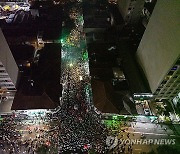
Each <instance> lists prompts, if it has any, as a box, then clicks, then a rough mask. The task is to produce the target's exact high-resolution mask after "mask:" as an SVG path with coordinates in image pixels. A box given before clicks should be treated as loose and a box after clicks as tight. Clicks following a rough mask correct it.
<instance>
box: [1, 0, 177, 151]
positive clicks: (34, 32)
mask: <svg viewBox="0 0 180 154" xmlns="http://www.w3.org/2000/svg"><path fill="white" fill-rule="evenodd" d="M128 3H129V7H130V6H131V5H133V4H134V3H135V2H134V3H131V2H128ZM137 3H138V6H136V8H133V9H135V10H136V9H137V10H138V9H139V10H141V9H142V8H141V7H142V6H143V7H144V8H143V11H144V12H143V13H144V14H145V15H147V10H145V7H147V8H148V7H149V8H148V9H150V10H151V11H150V13H151V14H152V19H153V18H154V16H153V9H154V7H155V10H156V5H157V7H158V5H160V4H159V3H158V4H156V3H157V2H156V0H152V1H151V2H145V1H143V0H138V2H137ZM135 4H136V3H135ZM142 4H143V5H142ZM146 5H147V6H146ZM161 5H163V4H161ZM121 6H123V4H121V2H119V1H118V0H114V1H113V0H107V1H106V2H105V1H102V0H94V1H91V2H90V1H86V0H84V1H83V0H67V1H66V0H54V1H51V0H49V1H48V0H44V1H39V0H34V1H33V0H32V1H28V0H27V1H25V0H24V1H23V0H22V1H19V2H16V3H15V2H14V1H11V2H9V1H7V2H6V1H3V2H1V3H0V11H1V12H0V17H1V18H0V26H1V27H0V30H1V31H0V32H1V35H0V39H1V40H0V47H1V48H2V49H1V48H0V51H1V50H2V51H6V52H7V53H6V57H5V56H3V55H4V54H3V52H2V53H1V52H0V65H1V67H0V68H2V69H0V71H1V72H0V154H61V153H62V154H63V153H65V154H81V153H82V154H101V153H104V154H106V153H107V154H120V153H122V154H156V153H157V154H161V153H163V154H166V153H169V152H172V153H174V154H176V153H177V154H178V153H180V151H179V150H180V125H179V121H180V118H179V117H180V116H179V110H178V107H179V106H178V105H179V104H178V100H180V97H179V94H178V92H179V91H178V86H179V83H178V82H179V79H180V78H179V74H178V73H179V70H180V65H179V61H178V60H177V61H176V62H173V65H174V66H173V67H172V68H171V71H170V72H169V73H166V76H165V77H164V78H165V79H164V80H165V81H164V80H162V79H161V80H162V83H161V84H160V85H157V86H156V88H154V87H155V80H156V79H155V76H154V81H153V83H152V84H151V77H149V76H148V75H149V74H148V73H147V72H148V71H147V72H146V71H145V73H142V71H143V70H144V68H145V67H146V64H144V66H141V67H142V68H143V69H142V70H141V68H138V67H140V65H143V63H145V62H144V61H143V60H142V59H143V58H142V57H143V54H142V53H141V50H140V49H143V47H141V46H140V47H139V44H140V45H141V43H142V42H141V37H142V40H143V37H144V35H145V34H146V31H145V29H146V28H147V29H148V26H147V25H146V24H145V25H146V26H147V27H146V26H144V23H145V21H146V20H147V19H148V22H150V21H149V18H150V15H151V14H150V13H149V14H148V15H149V18H146V20H144V17H145V15H144V16H143V17H142V15H137V14H136V15H134V14H132V17H128V16H129V15H130V14H131V10H133V9H132V8H131V9H130V8H128V11H129V13H127V17H125V14H123V12H122V11H121V9H122V8H121ZM164 6H166V5H164ZM137 10H136V11H137ZM123 11H124V10H123ZM133 15H134V16H133ZM129 18H130V19H129ZM137 20H138V22H137ZM141 22H142V23H141ZM146 22H147V21H146ZM148 22H147V23H148ZM140 23H141V24H140ZM142 27H143V28H142ZM21 28H22V29H21ZM143 33H145V34H144V35H143ZM1 42H2V43H1ZM142 46H143V45H142ZM136 50H137V52H138V53H137V55H135V53H136ZM11 52H12V53H11ZM141 54H142V55H141ZM8 55H10V56H9V57H10V58H9V57H8ZM138 56H139V57H140V58H139V57H138ZM1 57H2V58H1ZM136 57H138V58H137V59H138V60H139V61H140V60H142V61H141V62H142V63H141V62H139V61H138V60H137V61H138V62H139V64H137V61H136V60H135V58H136ZM141 58H142V59H141ZM176 59H177V58H176ZM4 60H6V61H4ZM152 63H153V62H152ZM154 63H155V62H154ZM157 65H158V64H157ZM169 65H170V64H169ZM171 66H172V65H171ZM11 67H12V68H11ZM6 69H7V70H6ZM148 69H149V71H152V70H150V68H149V67H148V68H147V70H148ZM3 73H4V74H3ZM173 73H174V74H173ZM157 74H158V73H157ZM145 76H146V77H147V78H146V79H145ZM156 77H157V76H156ZM171 78H172V79H174V80H173V84H174V87H176V89H175V90H170V91H172V92H164V91H165V90H167V91H168V90H169V89H170V88H172V87H173V85H170V86H169V85H168V84H170V83H172V81H170V80H171ZM148 79H149V80H148ZM175 82H177V84H178V85H177V86H175ZM163 85H164V86H167V87H163V88H162V86H163ZM158 86H159V87H158ZM160 88H162V89H160ZM168 88H169V89H168ZM154 89H155V90H154ZM163 90H164V91H163ZM158 92H159V93H160V94H159V93H158ZM175 92H176V95H175V94H174V93H175ZM166 94H167V95H168V94H170V96H167V97H166ZM161 96H162V98H161ZM174 100H175V101H174ZM176 100H177V101H176ZM170 102H171V103H170ZM174 102H175V103H174Z"/></svg>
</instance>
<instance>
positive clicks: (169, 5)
mask: <svg viewBox="0 0 180 154" xmlns="http://www.w3.org/2000/svg"><path fill="white" fill-rule="evenodd" d="M179 18H180V3H179V1H177V0H172V1H163V0H160V1H157V2H156V5H155V8H154V11H153V12H152V15H151V18H150V20H149V23H148V25H147V27H146V30H145V33H144V35H143V37H142V40H141V42H140V45H139V47H138V49H137V53H136V56H137V60H138V63H139V64H140V66H141V67H142V70H143V72H144V74H145V76H146V78H147V80H148V83H149V86H150V89H151V92H152V93H153V94H154V95H155V98H156V99H158V100H162V99H169V100H172V99H173V98H174V97H175V96H177V94H178V92H179V91H180V59H179V58H180V45H179V44H178V43H177V42H180V38H179V36H180V30H179V25H180V22H179Z"/></svg>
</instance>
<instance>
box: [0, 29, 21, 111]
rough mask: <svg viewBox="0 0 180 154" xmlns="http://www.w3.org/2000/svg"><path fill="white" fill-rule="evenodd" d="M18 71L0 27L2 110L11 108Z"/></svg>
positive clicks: (0, 105) (0, 92)
mask: <svg viewBox="0 0 180 154" xmlns="http://www.w3.org/2000/svg"><path fill="white" fill-rule="evenodd" d="M18 73H19V70H18V66H17V64H16V62H15V60H14V57H13V55H12V53H11V50H10V49H9V46H8V44H7V42H6V39H5V37H4V35H3V33H2V30H1V29H0V112H9V111H10V110H11V105H12V101H13V99H14V95H15V92H16V85H17V81H18Z"/></svg>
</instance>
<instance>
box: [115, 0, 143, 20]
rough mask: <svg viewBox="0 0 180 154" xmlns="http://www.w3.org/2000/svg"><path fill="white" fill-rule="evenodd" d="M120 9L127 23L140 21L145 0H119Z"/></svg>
mask: <svg viewBox="0 0 180 154" xmlns="http://www.w3.org/2000/svg"><path fill="white" fill-rule="evenodd" d="M117 4H118V8H119V11H120V13H121V15H122V17H123V19H124V21H125V22H126V23H127V24H136V23H138V22H139V20H140V17H141V12H142V10H143V8H144V4H145V0H118V1H117Z"/></svg>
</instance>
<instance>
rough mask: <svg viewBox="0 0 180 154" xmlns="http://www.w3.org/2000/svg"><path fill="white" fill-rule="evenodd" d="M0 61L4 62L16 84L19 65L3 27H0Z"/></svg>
mask: <svg viewBox="0 0 180 154" xmlns="http://www.w3.org/2000/svg"><path fill="white" fill-rule="evenodd" d="M0 61H1V62H2V63H3V65H4V67H5V69H6V71H7V73H8V74H9V77H10V78H11V80H12V82H13V83H14V85H16V82H17V77H18V67H17V64H16V62H15V60H14V57H13V55H12V53H11V51H10V49H9V46H8V44H7V42H6V39H5V37H4V35H3V33H2V30H1V29H0Z"/></svg>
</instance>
